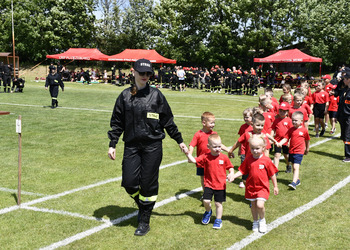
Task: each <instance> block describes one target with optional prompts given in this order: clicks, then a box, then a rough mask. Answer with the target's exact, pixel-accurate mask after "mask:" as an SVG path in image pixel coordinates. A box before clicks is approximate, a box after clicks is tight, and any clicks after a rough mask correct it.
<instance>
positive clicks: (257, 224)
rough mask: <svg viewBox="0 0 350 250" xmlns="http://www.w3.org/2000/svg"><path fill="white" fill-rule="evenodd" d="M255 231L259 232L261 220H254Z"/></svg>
mask: <svg viewBox="0 0 350 250" xmlns="http://www.w3.org/2000/svg"><path fill="white" fill-rule="evenodd" d="M252 230H253V232H259V221H253V227H252Z"/></svg>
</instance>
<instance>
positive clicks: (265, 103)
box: [259, 95, 275, 136]
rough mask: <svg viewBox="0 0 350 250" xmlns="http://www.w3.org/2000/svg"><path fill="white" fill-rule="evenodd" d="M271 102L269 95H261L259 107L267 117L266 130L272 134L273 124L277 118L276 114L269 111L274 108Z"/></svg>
mask: <svg viewBox="0 0 350 250" xmlns="http://www.w3.org/2000/svg"><path fill="white" fill-rule="evenodd" d="M271 102H272V101H271V99H270V98H269V97H268V96H266V95H260V96H259V107H260V108H261V110H262V111H263V116H264V117H265V125H264V130H265V132H266V133H268V134H269V135H271V136H272V129H271V125H272V123H273V122H274V120H275V114H274V113H272V112H270V111H269V110H270V109H272V105H271Z"/></svg>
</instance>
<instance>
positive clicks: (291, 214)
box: [228, 175, 350, 250]
mask: <svg viewBox="0 0 350 250" xmlns="http://www.w3.org/2000/svg"><path fill="white" fill-rule="evenodd" d="M349 183H350V175H349V176H348V177H346V178H345V179H344V180H342V181H340V182H338V183H337V184H336V185H334V186H333V187H331V188H330V189H328V190H327V191H326V192H324V193H323V194H321V195H320V196H318V197H317V198H316V199H314V200H312V201H310V202H309V203H307V204H305V205H303V206H301V207H298V208H296V209H294V210H293V211H291V212H289V213H288V214H286V215H283V216H281V217H279V218H278V219H276V220H274V221H273V222H271V223H270V224H268V225H267V231H266V233H265V234H261V233H258V232H257V233H252V234H251V235H249V236H248V237H246V238H244V239H243V240H241V241H239V242H237V243H235V244H234V245H232V246H231V247H230V248H228V249H235V250H236V249H242V248H244V247H246V246H248V245H249V244H250V243H252V242H253V241H255V240H258V239H260V238H261V237H263V236H264V235H266V234H267V233H269V232H270V231H271V230H273V229H275V228H277V227H278V226H280V225H282V224H283V223H286V222H288V221H290V220H291V219H293V218H295V217H296V216H298V215H300V214H302V213H304V212H306V211H307V210H309V209H311V208H313V207H315V206H317V205H319V204H321V203H322V202H324V201H325V200H327V199H328V198H329V197H331V196H332V195H333V194H335V192H337V191H338V190H339V189H341V188H343V187H345V186H346V185H347V184H349Z"/></svg>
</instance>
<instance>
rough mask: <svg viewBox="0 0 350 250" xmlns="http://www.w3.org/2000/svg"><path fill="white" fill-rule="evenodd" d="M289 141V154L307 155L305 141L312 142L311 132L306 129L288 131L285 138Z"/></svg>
mask: <svg viewBox="0 0 350 250" xmlns="http://www.w3.org/2000/svg"><path fill="white" fill-rule="evenodd" d="M284 138H287V139H288V140H289V153H290V154H302V155H303V154H304V153H305V148H306V146H305V141H309V140H310V136H309V132H308V131H307V129H306V128H305V127H300V128H295V127H292V128H290V129H288V132H287V133H286V135H285V136H284Z"/></svg>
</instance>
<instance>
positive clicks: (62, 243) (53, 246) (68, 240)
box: [40, 187, 202, 250]
mask: <svg viewBox="0 0 350 250" xmlns="http://www.w3.org/2000/svg"><path fill="white" fill-rule="evenodd" d="M201 190H202V187H199V188H196V189H193V190H191V191H188V192H186V193H183V194H180V195H177V196H173V197H170V198H168V199H165V200H162V201H160V202H158V203H156V205H155V208H158V207H161V206H164V205H166V204H168V203H170V202H173V201H176V200H179V199H182V198H185V197H188V196H189V195H191V194H194V193H197V192H200V191H201ZM137 214H138V211H135V212H133V213H130V214H127V215H125V216H123V217H120V218H117V219H115V220H112V221H111V222H108V223H104V224H103V225H100V226H97V227H93V228H91V229H89V230H86V231H84V232H81V233H78V234H76V235H74V236H72V237H69V238H66V239H64V240H62V241H58V242H56V243H53V244H51V245H49V246H46V247H43V248H40V249H41V250H49V249H56V248H59V247H63V246H66V245H68V244H70V243H72V242H74V241H77V240H81V239H83V238H85V237H87V236H90V235H92V234H94V233H97V232H100V231H101V230H103V229H105V228H108V227H111V226H113V225H117V224H119V223H121V222H123V221H126V220H128V219H130V218H132V217H135V216H136V215H137Z"/></svg>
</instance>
